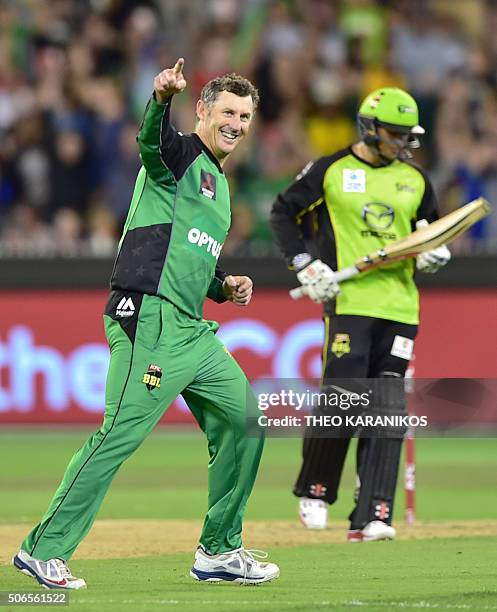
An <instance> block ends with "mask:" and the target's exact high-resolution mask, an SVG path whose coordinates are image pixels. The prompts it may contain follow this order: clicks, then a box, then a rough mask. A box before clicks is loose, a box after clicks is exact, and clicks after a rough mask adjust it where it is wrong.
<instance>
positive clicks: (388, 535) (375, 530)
mask: <svg viewBox="0 0 497 612" xmlns="http://www.w3.org/2000/svg"><path fill="white" fill-rule="evenodd" d="M396 533H397V532H396V531H395V529H394V528H393V527H392V526H391V525H387V524H386V523H384V522H383V521H371V522H370V523H368V524H367V525H366V526H365V527H363V528H362V529H349V533H348V535H347V540H348V541H349V542H375V541H378V540H394V539H395V536H396Z"/></svg>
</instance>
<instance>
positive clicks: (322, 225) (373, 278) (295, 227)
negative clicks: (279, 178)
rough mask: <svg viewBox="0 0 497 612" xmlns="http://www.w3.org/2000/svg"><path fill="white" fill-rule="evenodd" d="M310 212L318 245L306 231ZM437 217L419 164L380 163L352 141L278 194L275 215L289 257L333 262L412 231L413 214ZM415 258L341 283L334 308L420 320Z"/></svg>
mask: <svg viewBox="0 0 497 612" xmlns="http://www.w3.org/2000/svg"><path fill="white" fill-rule="evenodd" d="M307 213H312V214H313V223H312V225H313V228H312V232H311V233H312V235H313V242H314V249H312V248H310V247H309V242H306V241H305V238H306V235H305V234H306V231H305V230H306V227H307V225H308V224H307V223H306V217H307ZM436 218H437V205H436V199H435V195H434V192H433V189H432V186H431V183H430V181H429V179H428V177H427V176H426V174H425V173H424V172H423V171H422V170H421V169H420V168H418V167H416V166H414V165H412V164H409V163H406V162H405V161H401V160H395V161H393V162H392V163H390V164H389V165H387V166H381V167H376V166H372V165H371V164H369V163H367V162H366V161H364V160H362V159H361V158H359V157H358V156H356V155H355V154H354V152H353V151H352V148H350V147H349V148H347V149H344V150H342V151H339V152H337V153H335V154H334V155H331V156H328V157H322V158H320V159H318V160H317V161H316V162H314V163H312V164H309V165H308V166H306V168H305V169H304V170H303V171H302V173H301V174H300V175H299V176H298V177H297V179H296V180H295V182H294V183H293V184H292V185H291V186H290V187H289V188H288V189H287V191H286V192H284V193H282V194H280V195H279V196H278V199H277V200H276V202H275V204H274V206H273V210H272V217H271V222H272V226H273V230H274V234H275V237H276V241H277V243H278V246H279V247H280V248H281V250H282V251H283V253H284V255H285V257H286V258H287V261H288V263H291V261H292V259H293V257H295V256H296V255H298V254H299V253H304V252H308V251H310V250H314V255H315V256H317V257H319V258H320V259H321V260H322V261H324V262H325V263H326V264H328V265H329V266H330V267H331V268H333V270H337V269H341V268H346V267H348V266H351V265H353V264H354V262H356V261H357V260H358V259H360V258H361V257H363V256H364V255H366V254H368V253H370V252H372V251H376V250H378V249H381V248H383V247H384V246H386V245H387V244H389V243H391V242H394V241H395V240H398V239H399V238H402V237H403V236H406V235H407V234H409V233H411V232H412V230H413V228H414V224H415V221H416V220H418V219H427V220H428V221H429V222H431V221H434V220H435V219H436ZM414 270H415V262H414V260H413V259H408V260H405V261H400V262H397V263H393V264H390V265H388V266H382V267H378V268H376V269H374V270H371V271H370V272H367V273H363V274H360V275H359V276H357V277H354V278H353V279H350V280H348V281H346V282H343V283H342V284H341V293H340V295H339V296H338V297H337V299H336V301H335V302H330V303H328V304H327V305H326V309H327V311H328V313H329V314H333V313H335V314H348V315H363V316H368V317H378V318H380V319H389V320H392V321H399V322H401V323H407V324H413V325H414V324H417V323H418V322H419V297H418V291H417V288H416V284H415V282H414Z"/></svg>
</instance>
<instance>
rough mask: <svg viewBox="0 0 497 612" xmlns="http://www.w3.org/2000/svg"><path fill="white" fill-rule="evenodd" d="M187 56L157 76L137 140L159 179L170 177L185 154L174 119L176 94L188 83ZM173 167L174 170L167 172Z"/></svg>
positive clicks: (151, 171) (143, 157) (147, 166)
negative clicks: (173, 124)
mask: <svg viewBox="0 0 497 612" xmlns="http://www.w3.org/2000/svg"><path fill="white" fill-rule="evenodd" d="M183 65H184V59H183V58H179V59H178V61H177V62H176V64H175V65H174V67H173V68H166V69H165V70H163V71H162V72H160V73H159V74H158V75H157V76H156V77H155V79H154V93H153V95H152V97H151V98H150V100H149V102H148V105H147V108H146V109H145V115H144V117H143V121H142V124H141V126H140V131H139V133H138V137H137V141H138V146H139V149H140V157H141V160H142V163H143V165H144V166H145V169H146V170H147V172H148V173H149V174H150V175H151V176H152V178H154V179H155V180H158V181H167V180H168V178H170V175H171V174H174V169H175V167H176V165H177V163H178V160H179V159H180V158H181V156H182V155H183V154H184V150H183V146H182V138H181V136H180V135H179V134H178V132H177V131H176V130H175V129H174V127H173V126H172V125H171V123H170V110H171V100H172V97H173V96H174V95H175V94H177V93H180V92H182V91H183V90H184V89H185V87H186V81H185V78H184V76H183ZM167 170H169V171H170V173H168V172H167Z"/></svg>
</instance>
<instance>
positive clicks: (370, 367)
mask: <svg viewBox="0 0 497 612" xmlns="http://www.w3.org/2000/svg"><path fill="white" fill-rule="evenodd" d="M324 321H325V342H324V345H323V377H322V386H323V389H329V388H330V386H333V383H334V382H336V384H337V385H338V386H339V387H340V388H343V387H344V386H345V387H346V388H347V389H348V390H350V391H358V385H360V382H359V381H358V380H357V379H366V378H380V377H385V376H387V377H394V378H395V377H396V378H399V377H400V378H403V377H404V376H405V373H406V370H407V366H408V364H409V347H412V342H411V341H413V340H414V338H415V337H416V334H417V329H418V328H417V326H416V325H407V324H405V323H399V322H397V321H390V320H386V319H377V318H373V317H364V316H356V315H332V316H325V319H324ZM406 347H407V348H406ZM390 388H392V387H390ZM397 389H398V386H397ZM387 393H391V392H390V391H387ZM394 393H395V394H396V397H394V398H393V399H394V401H393V404H398V405H400V404H402V403H403V402H404V397H403V393H402V392H401V393H400V394H399V393H398V391H394ZM381 395H382V394H377V397H380V402H385V411H386V412H388V407H387V404H389V405H390V407H391V404H392V402H389V401H388V398H381ZM385 399H386V400H387V401H385ZM376 409H377V412H379V413H380V414H381V412H382V406H376ZM351 437H352V434H349V433H346V434H345V435H342V436H341V437H329V436H328V435H324V436H322V435H320V434H319V433H316V434H315V432H313V431H312V430H309V429H308V430H307V431H306V435H305V438H304V442H303V461H302V467H301V469H300V473H299V475H298V478H297V481H296V483H295V486H294V494H295V495H296V496H297V497H310V498H317V499H323V500H324V501H326V502H327V503H329V504H332V503H334V502H335V501H336V500H337V497H338V488H339V485H340V479H341V476H342V471H343V466H344V463H345V458H346V455H347V450H348V448H349V444H350V440H351ZM395 438H396V439H395ZM399 438H400V440H399ZM392 439H394V441H392ZM401 444H402V436H401V435H400V436H398V435H397V436H395V435H394V436H387V437H386V438H383V437H381V438H374V437H359V441H358V445H357V456H356V464H357V478H358V483H360V486H359V487H358V489H357V491H356V496H355V502H356V506H355V508H354V509H353V511H352V513H351V515H350V517H349V518H350V520H351V528H352V529H361V528H362V527H364V525H366V524H367V523H368V522H370V521H372V520H377V519H379V520H383V521H384V522H386V523H388V524H390V523H391V521H392V515H393V502H394V498H395V487H396V482H397V475H398V467H399V458H400V452H401ZM361 495H362V497H361ZM365 496H367V497H368V499H365ZM378 512H380V514H378Z"/></svg>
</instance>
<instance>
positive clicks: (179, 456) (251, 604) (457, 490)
mask: <svg viewBox="0 0 497 612" xmlns="http://www.w3.org/2000/svg"><path fill="white" fill-rule="evenodd" d="M88 433H89V432H88V430H79V429H76V430H67V429H60V430H57V429H52V430H50V431H48V430H43V429H8V428H5V429H4V430H3V431H1V432H0V466H1V469H0V534H2V533H3V534H4V538H3V539H2V537H0V559H2V560H3V563H2V564H1V565H0V591H29V590H31V591H36V590H38V587H37V585H36V583H35V582H34V581H32V580H29V579H28V578H26V577H24V576H22V575H21V574H20V573H18V572H16V571H14V569H13V568H12V567H11V566H9V565H8V564H7V561H6V559H7V558H8V556H9V555H11V554H12V553H14V552H16V551H15V549H14V550H11V547H12V545H11V544H10V543H9V549H8V550H7V545H6V544H5V542H7V541H9V539H8V538H6V536H8V534H9V530H11V529H14V528H15V529H17V530H19V529H20V527H19V525H20V524H21V525H22V526H21V531H22V532H24V531H27V530H28V529H29V528H30V527H31V526H32V524H33V523H34V522H36V521H37V520H39V518H40V515H41V514H42V513H43V511H44V510H45V508H46V505H47V504H48V502H49V500H50V497H51V495H52V494H53V492H54V489H55V487H56V485H57V483H58V480H59V479H60V477H61V475H62V472H63V469H64V467H65V465H66V463H67V461H68V460H69V458H70V457H71V455H72V453H73V452H74V450H76V448H77V447H78V446H79V445H81V443H82V442H83V441H84V440H85V438H86V437H87V435H88ZM416 453H417V485H418V487H417V504H418V507H417V517H418V519H420V520H421V521H428V522H430V525H431V528H432V531H431V533H433V526H434V525H435V527H436V525H438V524H440V526H441V529H442V526H443V529H444V534H445V535H446V536H447V537H436V538H426V539H414V540H412V539H408V538H404V537H402V534H405V533H407V531H408V528H406V527H405V526H403V525H402V519H403V490H402V479H401V482H399V491H398V498H397V501H398V503H397V508H396V521H395V522H396V524H397V526H398V527H400V529H399V531H400V533H399V538H398V540H397V541H395V542H388V543H383V542H381V543H367V544H358V545H351V544H347V543H346V542H344V541H343V540H342V535H343V537H344V536H345V533H343V534H342V532H344V528H345V522H344V521H345V519H346V516H347V514H348V512H349V511H350V507H351V497H352V491H353V484H354V477H353V452H350V453H349V461H348V463H347V466H346V470H345V473H344V476H343V483H342V489H341V495H340V499H339V501H338V502H337V504H335V506H334V507H333V508H332V511H331V515H330V529H332V530H333V529H334V530H336V531H337V530H338V531H337V532H339V533H340V541H338V540H337V541H336V542H333V543H329V542H326V543H324V542H323V543H319V534H317V535H316V537H315V538H314V540H313V543H311V544H306V545H295V544H294V543H293V542H292V537H291V536H292V533H297V532H299V533H300V532H302V530H303V528H302V527H301V526H300V525H299V523H298V522H297V521H296V500H295V498H294V497H293V496H292V494H291V486H292V483H293V479H294V477H295V475H296V471H297V469H298V466H299V456H300V441H299V440H296V439H269V440H268V441H267V445H266V450H265V454H264V457H263V462H262V468H261V471H260V475H259V478H258V481H257V484H256V488H255V491H254V493H253V495H252V497H251V499H250V501H249V505H248V508H247V515H246V518H247V521H250V522H251V523H254V522H255V523H257V522H258V521H259V522H262V521H289V536H288V542H286V541H280V542H279V543H278V545H274V544H271V545H270V546H269V547H268V550H269V553H270V559H271V560H274V561H275V562H276V563H278V564H279V565H280V568H281V578H280V579H279V580H277V581H275V582H274V583H271V584H267V585H262V586H259V587H255V588H248V587H245V588H243V587H238V586H232V585H208V584H198V583H195V582H194V581H193V580H191V578H189V576H188V570H189V568H190V565H191V561H192V554H193V550H192V551H191V552H174V553H168V551H167V550H164V551H163V553H161V554H154V555H151V556H131V557H129V556H128V557H126V558H105V559H98V558H86V559H74V560H73V561H72V562H71V564H70V566H71V569H72V570H73V573H74V574H75V575H78V576H79V575H81V576H83V577H84V578H85V579H86V581H87V582H88V584H89V587H90V588H88V590H85V591H80V592H76V593H71V594H70V609H74V610H77V611H83V610H92V611H93V610H95V611H97V610H116V611H117V610H125V609H128V610H162V609H164V610H168V609H176V610H180V609H181V610H183V609H188V610H189V611H196V610H206V611H211V610H234V609H237V610H304V609H312V608H317V609H324V610H325V609H332V610H333V609H334V610H353V609H366V610H368V611H369V610H383V611H384V610H390V609H391V610H395V609H401V610H419V609H425V608H426V609H435V610H475V611H476V610H497V547H496V544H497V536H496V535H495V534H497V469H496V468H497V440H494V439H431V440H427V439H426V440H418V441H417V447H416ZM206 464H207V451H206V444H205V442H204V440H203V437H202V435H201V434H200V433H198V432H192V431H190V430H172V429H171V428H169V429H160V430H158V431H156V432H155V433H154V434H153V435H152V436H150V438H149V439H148V440H147V441H146V442H145V443H144V445H143V446H142V447H141V448H140V449H139V450H138V451H137V453H136V454H135V455H134V456H133V457H131V458H130V459H129V461H128V462H126V464H125V465H124V466H123V468H122V469H121V471H120V473H119V474H118V476H117V478H116V480H115V481H114V483H113V485H112V487H111V490H110V493H109V495H108V497H107V498H106V500H105V502H104V505H103V507H102V509H101V512H100V514H99V516H98V518H99V519H133V520H136V521H139V520H140V519H143V520H145V521H146V520H147V519H148V520H159V519H160V520H162V519H166V520H175V521H178V520H185V521H196V523H195V524H193V523H192V525H193V527H194V528H195V529H197V526H198V521H199V520H200V519H202V515H203V512H204V511H205V507H206ZM461 521H473V522H474V521H479V523H478V525H480V529H479V531H478V533H479V534H480V535H472V534H471V530H470V529H469V530H467V532H466V533H465V535H463V536H460V537H450V535H451V532H450V525H451V522H458V523H460V522H461ZM438 522H439V523H438ZM474 524H476V523H472V524H471V525H474ZM486 526H488V527H489V528H488V534H487V533H485V529H486ZM193 527H192V528H193ZM482 527H483V529H482ZM130 538H131V539H133V534H130ZM246 545H247V547H249V548H250V546H251V542H250V541H246ZM141 554H143V555H146V554H147V553H146V551H142V552H141ZM107 556H112V555H111V554H110V555H107ZM4 609H12V610H17V609H23V608H22V607H20V606H15V607H13V608H8V607H6V608H4Z"/></svg>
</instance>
